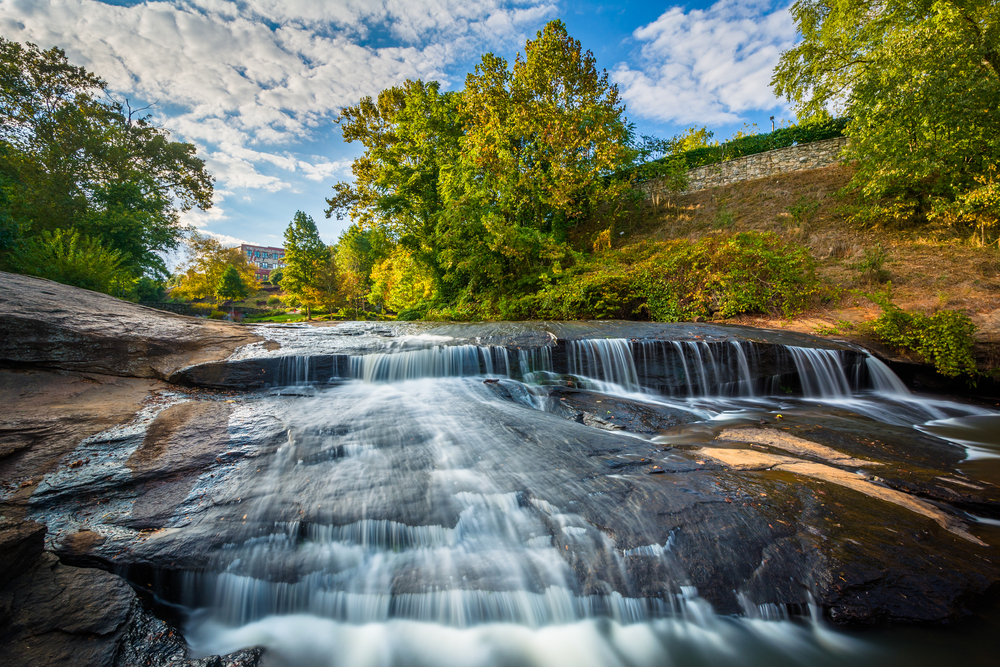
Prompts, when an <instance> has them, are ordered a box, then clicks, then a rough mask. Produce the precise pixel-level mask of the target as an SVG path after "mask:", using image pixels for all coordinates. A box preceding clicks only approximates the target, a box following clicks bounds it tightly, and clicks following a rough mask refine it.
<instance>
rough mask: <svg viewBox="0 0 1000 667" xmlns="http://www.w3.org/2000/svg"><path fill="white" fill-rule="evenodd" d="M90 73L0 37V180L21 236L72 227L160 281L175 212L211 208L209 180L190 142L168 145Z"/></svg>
mask: <svg viewBox="0 0 1000 667" xmlns="http://www.w3.org/2000/svg"><path fill="white" fill-rule="evenodd" d="M105 86H106V84H105V82H104V81H103V80H101V79H100V78H99V77H98V76H96V75H94V74H92V73H90V72H88V71H86V70H85V69H84V68H82V67H77V66H75V65H72V64H70V63H69V61H68V60H67V58H66V55H65V53H64V52H63V51H62V50H61V49H58V48H53V49H49V50H48V51H41V50H40V49H39V48H38V47H37V46H35V45H34V44H27V45H25V46H22V45H21V44H19V43H17V42H12V41H9V40H6V39H3V38H0V181H6V182H13V183H16V184H17V187H16V188H13V189H10V190H8V197H7V199H8V201H7V202H6V207H7V213H8V216H9V217H10V219H11V220H12V221H13V222H14V223H15V224H16V226H17V229H18V230H19V231H20V235H21V236H29V237H30V236H32V235H34V234H38V233H40V232H42V231H44V230H53V229H77V230H79V231H80V232H81V233H83V234H85V235H87V236H89V237H91V238H93V239H95V240H98V241H100V242H101V243H102V244H103V245H105V246H106V247H108V248H111V249H113V250H116V251H118V252H120V253H121V254H122V257H123V262H124V265H125V266H126V267H127V268H128V269H129V270H130V271H132V272H133V274H134V275H135V276H136V277H138V276H140V275H142V274H144V273H146V274H150V275H154V276H158V277H160V278H166V277H167V276H168V275H169V272H168V271H167V269H166V266H165V264H164V263H163V259H162V256H161V254H160V253H161V251H164V250H170V249H173V248H176V247H177V246H178V244H179V242H180V241H181V239H182V238H183V233H184V229H183V227H181V226H180V224H179V220H178V215H179V213H180V212H181V211H186V210H189V209H191V208H193V207H198V208H201V209H207V208H209V207H210V206H211V205H212V189H213V188H212V177H211V175H210V174H208V172H207V171H205V168H204V167H205V165H204V162H203V161H202V160H201V159H199V158H198V157H196V156H195V148H194V146H192V145H191V144H185V143H179V142H172V141H170V140H169V134H168V133H167V132H166V131H165V130H163V129H161V128H158V127H156V126H154V125H153V124H152V123H151V122H150V118H149V117H148V116H143V115H141V111H140V112H137V111H135V110H133V109H132V108H131V107H130V106H129V104H128V102H127V101H124V102H121V101H117V100H114V99H112V98H111V97H110V95H109V94H108V93H107V91H106V89H105Z"/></svg>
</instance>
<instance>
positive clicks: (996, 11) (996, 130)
mask: <svg viewBox="0 0 1000 667" xmlns="http://www.w3.org/2000/svg"><path fill="white" fill-rule="evenodd" d="M792 13H793V15H794V17H795V20H796V22H797V24H798V28H799V31H800V32H801V33H802V37H803V39H802V41H801V42H800V43H799V44H798V45H797V46H795V47H794V48H792V49H790V50H789V51H787V52H785V53H784V54H782V57H781V61H780V63H779V64H778V67H777V68H776V69H775V73H774V78H773V79H772V85H773V86H774V89H775V91H776V92H777V93H778V94H779V95H784V96H786V97H787V98H789V99H790V100H792V101H793V102H794V103H795V104H796V106H797V109H798V114H799V117H800V118H809V117H812V116H817V115H823V114H826V113H827V112H829V111H834V112H838V113H842V114H845V115H847V116H849V117H850V122H849V124H848V126H847V130H846V132H847V134H848V135H849V136H850V137H851V143H850V144H849V146H848V148H847V150H846V152H845V156H846V157H849V158H851V159H853V160H855V161H856V162H857V165H858V169H857V172H856V174H855V176H854V179H853V181H852V187H853V188H854V189H856V190H857V191H858V192H859V193H860V196H861V200H862V204H863V207H862V208H861V210H860V211H859V213H858V217H859V219H860V220H861V221H865V222H869V223H873V224H896V225H903V224H909V223H912V222H922V221H925V220H928V219H932V218H934V217H936V216H942V217H944V218H945V219H948V218H950V219H953V220H961V219H963V215H964V214H965V213H966V212H967V210H968V209H967V208H966V207H963V205H962V204H963V202H967V201H970V193H972V192H973V191H975V190H977V189H979V188H989V187H991V186H989V185H988V183H987V181H988V179H986V180H984V178H983V176H984V174H986V173H987V172H988V171H989V170H990V169H991V168H992V167H995V166H996V165H998V164H1000V4H998V3H997V2H995V0H884V1H882V2H873V1H872V0H799V1H798V2H796V3H795V4H794V5H793V6H792ZM995 201H996V200H995V197H992V196H990V195H989V193H988V192H987V193H986V194H984V195H983V196H979V197H977V196H972V197H971V202H972V204H983V203H986V204H989V206H991V207H992V205H993V204H992V203H991V202H995ZM973 208H975V206H973ZM977 213H978V214H980V215H981V214H982V213H983V211H982V210H978V212H977ZM991 215H993V216H994V218H995V217H996V216H1000V208H994V209H993V210H992V211H991Z"/></svg>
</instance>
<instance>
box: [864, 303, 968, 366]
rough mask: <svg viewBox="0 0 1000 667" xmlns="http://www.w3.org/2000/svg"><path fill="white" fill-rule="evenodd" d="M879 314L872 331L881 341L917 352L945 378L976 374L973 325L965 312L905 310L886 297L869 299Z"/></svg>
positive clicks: (873, 323)
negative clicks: (875, 304) (932, 312)
mask: <svg viewBox="0 0 1000 667" xmlns="http://www.w3.org/2000/svg"><path fill="white" fill-rule="evenodd" d="M873 300H874V301H876V303H878V304H879V305H880V306H881V307H882V314H881V315H880V316H879V317H878V319H876V320H875V321H874V322H872V324H871V325H870V327H871V332H872V334H873V335H874V336H875V337H876V338H878V339H879V340H881V341H882V342H885V343H888V344H890V345H895V346H897V347H901V348H904V349H907V350H911V351H913V352H916V353H918V354H920V355H921V356H922V357H923V358H924V359H926V360H927V361H928V362H929V363H932V364H934V368H935V370H937V372H938V373H940V374H941V375H944V376H946V377H958V376H959V375H968V376H970V377H974V376H975V375H976V358H975V356H974V355H973V353H972V350H973V347H974V345H975V339H974V338H973V335H974V334H975V332H976V325H975V324H973V322H972V320H970V319H969V316H968V315H966V314H965V313H962V312H959V311H956V310H942V311H938V312H936V313H934V314H933V315H930V316H928V315H924V314H922V313H908V312H906V311H904V310H902V309H901V308H899V307H898V306H895V305H893V304H892V303H890V302H889V301H888V299H882V298H873Z"/></svg>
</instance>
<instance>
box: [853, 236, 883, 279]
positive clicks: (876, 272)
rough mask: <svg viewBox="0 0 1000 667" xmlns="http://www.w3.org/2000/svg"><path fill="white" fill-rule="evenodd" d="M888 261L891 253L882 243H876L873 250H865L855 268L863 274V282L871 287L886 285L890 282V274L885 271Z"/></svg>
mask: <svg viewBox="0 0 1000 667" xmlns="http://www.w3.org/2000/svg"><path fill="white" fill-rule="evenodd" d="M888 260H889V252H888V251H887V250H886V249H885V248H884V247H882V244H881V243H876V244H875V246H874V247H873V248H865V249H864V252H863V253H862V256H861V259H860V260H859V261H858V262H857V263H856V264H855V265H854V268H855V269H857V270H858V271H859V272H860V273H861V279H862V281H863V282H865V283H867V284H869V285H874V284H878V283H884V282H886V281H887V280H889V272H888V271H886V269H885V264H886V262H887V261H888Z"/></svg>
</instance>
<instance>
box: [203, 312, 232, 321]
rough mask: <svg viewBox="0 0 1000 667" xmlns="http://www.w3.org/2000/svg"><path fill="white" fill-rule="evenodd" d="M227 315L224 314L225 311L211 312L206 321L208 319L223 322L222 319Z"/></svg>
mask: <svg viewBox="0 0 1000 667" xmlns="http://www.w3.org/2000/svg"><path fill="white" fill-rule="evenodd" d="M227 315H228V313H226V312H225V311H222V310H213V311H212V312H211V313H209V315H208V319H210V320H224V319H226V316H227Z"/></svg>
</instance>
